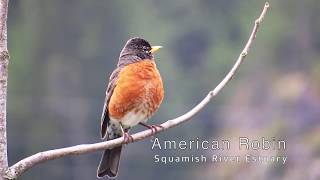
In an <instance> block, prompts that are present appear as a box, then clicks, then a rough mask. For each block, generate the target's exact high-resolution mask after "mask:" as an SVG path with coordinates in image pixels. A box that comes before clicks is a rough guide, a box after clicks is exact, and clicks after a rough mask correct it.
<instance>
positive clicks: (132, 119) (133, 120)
mask: <svg viewBox="0 0 320 180" xmlns="http://www.w3.org/2000/svg"><path fill="white" fill-rule="evenodd" d="M147 120H148V118H147V114H146V113H142V112H141V111H138V112H135V111H130V112H128V113H127V114H126V115H125V116H123V117H122V118H121V119H117V121H120V122H121V125H122V126H123V128H125V129H126V128H131V127H133V126H135V125H137V124H139V122H143V123H145V122H146V121H147Z"/></svg>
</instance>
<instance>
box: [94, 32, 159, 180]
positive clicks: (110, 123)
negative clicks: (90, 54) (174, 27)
mask: <svg viewBox="0 0 320 180" xmlns="http://www.w3.org/2000/svg"><path fill="white" fill-rule="evenodd" d="M160 48H161V46H152V47H151V46H150V44H149V43H148V42H147V41H146V40H144V39H141V38H132V39H129V40H128V41H127V43H126V44H125V46H124V48H123V49H122V51H121V53H120V57H119V61H118V65H117V68H116V69H115V70H114V71H113V72H112V74H111V76H110V79H109V84H108V87H107V91H106V99H105V103H104V107H103V112H102V117H101V137H102V138H103V139H105V140H111V139H115V138H119V137H124V138H125V141H127V140H128V136H129V137H130V135H128V134H127V133H128V131H129V129H130V128H131V127H133V126H135V125H137V124H141V125H144V126H146V127H148V128H154V126H149V125H146V124H145V122H146V121H147V120H148V119H150V117H151V116H152V115H153V114H154V113H155V112H156V111H157V110H158V108H159V106H160V104H161V102H162V99H163V95H164V90H163V84H162V80H161V76H160V73H159V71H158V69H157V66H156V63H155V60H154V57H153V53H154V52H156V51H157V50H159V49H160ZM131 138H132V137H131ZM129 139H130V138H129ZM121 150H122V146H119V147H115V148H112V149H106V150H105V151H104V153H103V155H102V158H101V161H100V164H99V167H98V170H97V176H98V177H103V176H105V175H107V176H108V177H116V176H117V173H118V168H119V161H120V154H121Z"/></svg>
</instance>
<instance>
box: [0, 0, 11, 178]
mask: <svg viewBox="0 0 320 180" xmlns="http://www.w3.org/2000/svg"><path fill="white" fill-rule="evenodd" d="M7 12H8V0H1V1H0V174H1V176H0V180H3V179H4V178H3V176H2V175H3V174H4V173H5V171H6V169H7V168H8V156H7V122H6V113H7V112H6V104H7V80H8V62H9V53H8V49H7Z"/></svg>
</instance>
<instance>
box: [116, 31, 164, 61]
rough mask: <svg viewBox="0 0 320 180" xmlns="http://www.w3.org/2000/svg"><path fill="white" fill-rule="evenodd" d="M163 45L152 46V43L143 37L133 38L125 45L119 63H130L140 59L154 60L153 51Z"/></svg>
mask: <svg viewBox="0 0 320 180" xmlns="http://www.w3.org/2000/svg"><path fill="white" fill-rule="evenodd" d="M160 48H161V46H151V45H150V43H149V42H148V41H146V40H144V39H142V38H139V37H135V38H131V39H129V40H128V41H127V43H126V44H125V45H124V47H123V49H122V51H121V53H120V58H119V63H118V65H122V64H130V63H134V62H137V61H140V60H145V59H150V60H153V55H152V54H153V53H154V52H156V51H157V50H159V49H160Z"/></svg>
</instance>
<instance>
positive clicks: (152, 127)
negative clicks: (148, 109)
mask: <svg viewBox="0 0 320 180" xmlns="http://www.w3.org/2000/svg"><path fill="white" fill-rule="evenodd" d="M139 124H141V125H142V126H144V127H146V128H148V129H151V133H152V135H154V134H156V133H157V132H158V131H159V129H158V128H160V129H161V130H162V129H164V127H163V126H161V125H159V124H155V125H148V124H145V123H142V122H140V123H139Z"/></svg>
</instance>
